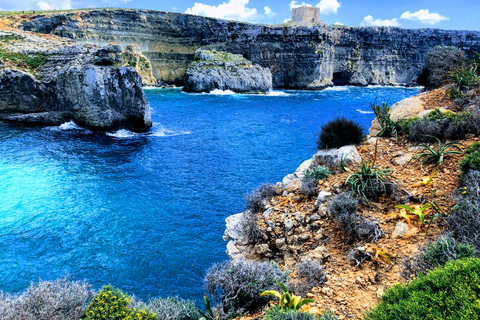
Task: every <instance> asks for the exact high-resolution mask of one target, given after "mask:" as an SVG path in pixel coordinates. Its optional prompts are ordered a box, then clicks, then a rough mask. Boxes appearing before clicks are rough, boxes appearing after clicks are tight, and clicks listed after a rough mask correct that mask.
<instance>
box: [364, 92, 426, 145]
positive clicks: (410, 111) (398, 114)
mask: <svg viewBox="0 0 480 320" xmlns="http://www.w3.org/2000/svg"><path fill="white" fill-rule="evenodd" d="M424 110H425V104H424V102H423V100H422V95H421V94H419V95H416V96H414V97H410V98H406V99H403V100H402V101H399V102H397V103H395V104H394V105H393V106H392V107H391V109H390V117H391V118H392V119H393V120H403V119H408V118H413V117H417V116H418V115H419V114H420V113H421V112H423V111H424ZM379 125H380V124H379V123H378V120H377V118H375V119H373V121H372V125H371V127H370V129H369V133H370V136H375V135H376V134H377V133H378V131H379Z"/></svg>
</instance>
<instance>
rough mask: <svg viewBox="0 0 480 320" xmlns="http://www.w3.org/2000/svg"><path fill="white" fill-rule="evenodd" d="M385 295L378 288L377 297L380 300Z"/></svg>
mask: <svg viewBox="0 0 480 320" xmlns="http://www.w3.org/2000/svg"><path fill="white" fill-rule="evenodd" d="M384 294H385V289H383V288H378V290H377V297H379V298H381V297H382V296H383V295H384Z"/></svg>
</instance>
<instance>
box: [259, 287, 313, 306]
mask: <svg viewBox="0 0 480 320" xmlns="http://www.w3.org/2000/svg"><path fill="white" fill-rule="evenodd" d="M276 282H277V284H278V286H279V287H280V288H281V289H282V291H283V293H280V292H278V291H276V290H267V291H264V292H262V293H261V294H260V296H262V297H263V296H273V297H276V298H278V299H279V301H280V303H279V306H280V308H281V309H282V310H284V309H287V310H295V311H298V310H300V308H301V307H302V306H303V305H305V304H307V303H313V302H315V301H314V300H313V299H310V298H305V299H302V297H300V296H296V295H294V294H290V293H289V292H288V289H287V288H286V287H285V286H284V285H283V284H281V283H280V282H278V281H276Z"/></svg>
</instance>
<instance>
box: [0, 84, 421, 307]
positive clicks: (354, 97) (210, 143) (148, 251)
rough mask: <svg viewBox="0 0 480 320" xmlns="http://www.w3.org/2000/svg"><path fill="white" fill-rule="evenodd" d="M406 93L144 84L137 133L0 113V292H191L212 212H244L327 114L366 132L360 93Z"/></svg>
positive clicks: (210, 253) (207, 250)
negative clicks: (17, 119) (147, 112)
mask: <svg viewBox="0 0 480 320" xmlns="http://www.w3.org/2000/svg"><path fill="white" fill-rule="evenodd" d="M420 89H421V88H403V87H376V86H374V87H333V88H329V89H326V90H323V91H317V92H312V91H284V90H277V91H273V92H271V93H270V94H266V95H243V94H234V93H233V92H230V91H218V90H217V91H214V92H212V93H210V94H190V93H184V92H182V91H181V89H155V88H146V89H145V94H146V96H147V98H148V100H149V102H150V106H151V112H152V119H153V127H152V128H151V130H150V131H148V132H146V133H141V134H139V133H133V132H130V131H128V130H119V131H116V132H108V133H95V132H92V131H89V130H87V129H85V128H81V127H79V126H77V125H76V124H75V123H73V122H67V123H64V124H62V125H60V126H55V127H27V126H20V125H15V124H9V123H0V199H1V201H0V290H2V291H5V292H9V293H21V292H22V291H24V290H25V289H26V288H27V287H28V286H29V285H30V284H31V283H32V282H33V283H35V282H37V281H39V280H54V279H57V278H60V277H65V276H66V277H69V278H70V279H71V280H83V279H85V280H86V281H87V282H89V283H90V284H92V285H93V287H94V288H96V289H99V288H101V287H102V286H103V285H107V284H112V285H113V286H115V287H119V288H120V289H122V290H123V291H124V292H126V293H128V294H134V295H135V296H137V297H140V298H141V299H144V300H148V299H150V298H154V297H167V296H179V297H181V298H183V299H192V300H195V301H197V302H200V301H201V299H202V294H203V293H204V292H205V289H204V283H203V278H204V275H205V272H206V270H207V269H208V268H209V267H211V266H212V265H213V264H215V263H221V262H223V261H226V260H228V256H227V255H226V253H225V250H226V244H227V243H226V242H225V241H223V239H222V236H223V233H224V229H225V218H227V217H228V216H229V215H232V214H236V213H239V212H242V211H243V210H244V209H245V200H244V195H245V194H246V193H248V192H250V191H252V190H253V189H255V188H257V187H258V186H260V185H261V184H262V183H276V182H278V181H282V179H283V177H284V176H286V175H287V174H289V173H292V172H294V171H295V169H296V168H297V167H298V166H299V165H300V164H301V163H302V162H303V161H304V160H307V159H309V158H311V156H312V155H313V154H314V153H315V151H316V140H317V137H318V134H319V132H320V128H321V126H322V125H323V124H324V123H326V122H327V121H329V120H332V119H334V118H336V117H339V116H344V117H346V118H349V119H352V120H354V121H356V122H358V123H360V124H361V126H362V127H363V128H365V130H368V128H369V127H370V124H371V121H372V120H373V118H374V114H373V113H372V111H371V108H370V104H371V103H373V102H374V101H375V100H376V101H377V102H379V103H380V102H388V103H390V104H393V103H395V102H397V101H400V100H402V99H404V98H407V97H410V96H413V95H416V94H417V93H418V92H419V91H420Z"/></svg>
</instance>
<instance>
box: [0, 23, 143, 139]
mask: <svg viewBox="0 0 480 320" xmlns="http://www.w3.org/2000/svg"><path fill="white" fill-rule="evenodd" d="M120 52H121V49H120V47H118V46H113V45H112V46H107V47H103V48H102V47H99V46H95V45H86V44H82V45H79V44H78V43H76V42H75V41H73V40H67V39H61V38H58V37H52V36H49V37H47V36H39V35H36V34H32V33H28V32H20V31H14V30H12V31H0V58H1V61H2V62H1V64H0V91H1V92H2V95H0V119H1V120H7V121H15V122H22V123H28V124H33V125H59V124H61V123H63V122H65V121H70V120H73V121H75V122H76V123H77V124H78V125H81V126H84V127H87V128H91V129H97V130H115V129H120V128H128V129H131V130H133V131H140V132H141V131H146V130H148V129H149V128H150V127H151V125H152V121H151V118H150V106H149V103H148V101H147V99H146V97H145V94H144V93H143V90H142V86H141V78H140V76H139V75H138V73H137V72H136V71H135V70H134V69H133V68H129V67H122V65H123V64H125V63H126V62H125V61H124V59H123V58H122V56H121V54H120Z"/></svg>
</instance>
